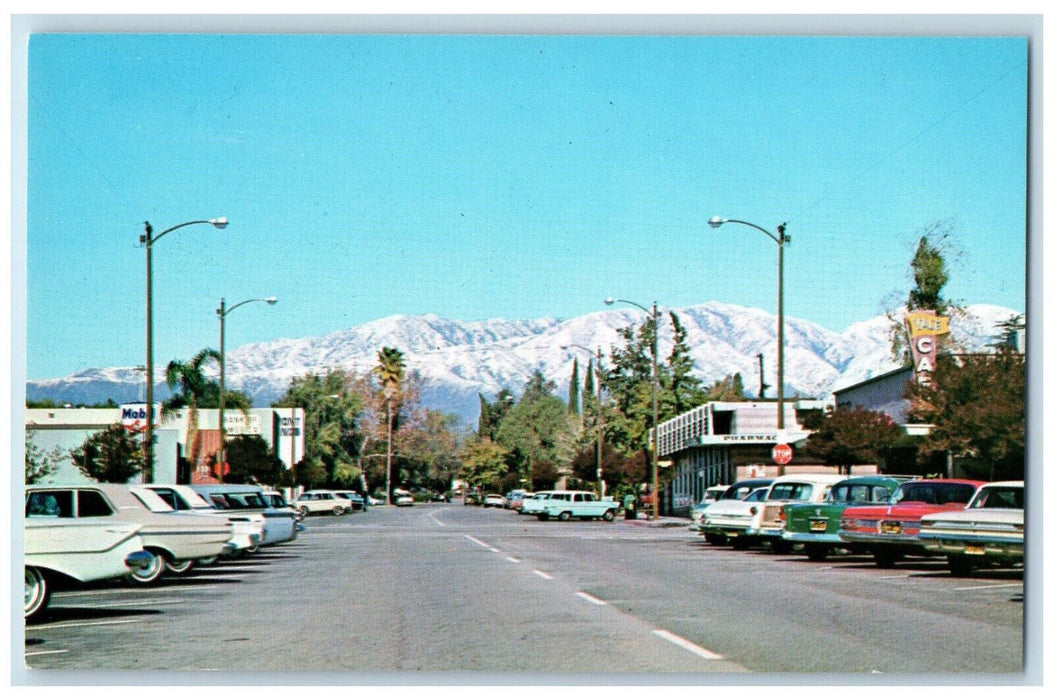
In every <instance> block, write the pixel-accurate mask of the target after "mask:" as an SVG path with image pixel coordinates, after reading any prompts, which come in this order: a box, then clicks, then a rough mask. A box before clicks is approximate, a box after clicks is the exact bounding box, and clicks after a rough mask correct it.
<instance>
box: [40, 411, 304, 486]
mask: <svg viewBox="0 0 1054 700" xmlns="http://www.w3.org/2000/svg"><path fill="white" fill-rule="evenodd" d="M197 413H198V432H197V438H196V439H197V441H198V449H197V455H198V456H197V459H196V460H195V463H194V464H186V463H185V462H184V463H183V468H181V461H180V458H189V455H190V453H191V450H190V449H189V446H188V434H189V425H188V412H187V411H186V410H180V411H176V412H173V413H172V414H169V415H166V416H164V417H161V418H160V419H159V420H158V422H157V423H156V425H155V428H154V439H155V442H154V483H159V484H166V483H167V484H172V483H184V484H186V483H214V482H215V481H217V471H218V469H217V466H216V465H214V464H213V456H214V455H215V453H216V451H217V449H218V448H219V444H220V442H219V441H220V437H219V436H220V430H219V410H217V409H198V412H197ZM155 415H158V416H160V406H158V407H157V408H156V413H155ZM145 418H146V406H145V404H126V405H124V406H120V407H117V408H27V409H26V416H25V425H26V432H27V434H28V436H29V438H30V439H31V440H32V441H33V444H35V445H36V446H37V447H38V448H40V449H41V450H42V451H43V452H44V453H50V452H51V451H52V450H54V449H55V448H58V449H59V450H61V451H62V452H63V453H64V454H63V456H62V457H61V458H60V459H59V461H58V469H57V470H56V471H55V473H54V474H52V475H51V476H50V477H49V478H48V479H47V482H48V483H55V484H57V483H84V482H87V481H90V480H89V479H88V478H87V477H85V476H83V475H82V474H81V473H80V470H79V469H77V467H76V465H74V464H73V462H72V461H71V460H70V458H69V456H68V452H69V451H70V450H73V449H76V448H79V447H80V446H81V445H83V444H84V441H85V440H87V439H88V438H89V437H91V436H92V435H94V434H96V433H98V432H101V431H103V430H105V429H107V428H109V427H110V426H112V425H115V424H120V425H122V426H123V427H124V428H125V429H126V430H128V431H130V432H132V433H135V434H138V435H142V434H143V431H144V429H145V422H144V421H145ZM223 422H224V423H225V424H226V433H227V437H228V440H229V439H230V438H231V437H233V436H236V435H259V436H260V438H261V439H263V441H264V442H265V443H267V446H268V447H269V448H271V449H273V450H275V453H276V454H277V456H278V458H279V459H281V460H282V461H283V462H284V463H285V465H286V468H290V467H291V465H293V464H296V462H298V461H299V460H300V459H301V458H303V456H304V433H303V430H302V427H303V424H304V409H302V408H295V409H290V408H252V409H249V410H248V411H245V412H243V411H241V410H238V409H233V410H232V409H228V410H227V411H225V412H224V421H223ZM137 481H138V479H133V480H132V483H136V482H137Z"/></svg>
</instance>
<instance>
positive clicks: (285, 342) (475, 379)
mask: <svg viewBox="0 0 1054 700" xmlns="http://www.w3.org/2000/svg"><path fill="white" fill-rule="evenodd" d="M673 311H674V313H676V314H677V315H678V317H679V318H680V320H681V323H682V324H683V325H684V327H685V330H686V331H687V343H688V345H689V347H690V348H691V353H692V357H693V358H694V359H695V372H696V374H697V375H698V376H699V377H700V378H701V379H702V380H703V381H704V382H707V383H711V382H714V381H716V380H719V379H722V378H724V377H725V376H728V375H730V374H735V373H736V372H739V373H740V374H741V375H742V377H743V383H744V386H745V388H746V391H747V393H748V395H757V393H758V381H759V375H758V358H757V356H758V355H759V354H762V355H764V364H765V382H766V383H767V384H768V385H770V388H769V390H768V392H767V395H768V396H770V397H771V396H775V394H776V387H775V385H776V375H777V353H776V344H777V337H778V334H777V318H776V316H774V315H773V314H770V313H768V312H766V311H763V310H761V309H757V308H747V307H743V306H736V305H733V304H726V303H722V302H716V301H712V302H708V303H706V304H700V305H697V306H691V307H687V308H682V309H674V310H673ZM966 312H967V313H966V314H965V315H963V316H956V317H955V318H953V319H952V329H953V332H954V334H955V337H956V338H957V340H958V341H959V342H960V343H961V344H962V345H963V347H964V348H966V349H969V350H979V349H982V348H984V346H985V345H986V344H988V343H990V342H992V338H993V337H994V336H995V335H996V334H997V333H998V327H997V326H998V324H999V323H1001V322H1003V321H1005V320H1006V319H1007V318H1009V317H1011V316H1012V315H1014V314H1015V313H1016V312H1015V311H1013V310H1011V309H1007V308H1003V307H999V306H993V305H990V304H977V305H974V306H970V307H968V308H967V309H966ZM902 316H903V313H898V314H896V315H895V317H897V318H900V317H902ZM643 319H644V315H643V314H642V313H641V312H639V311H633V310H625V309H621V310H607V311H598V312H596V313H591V314H587V315H585V316H579V317H577V318H572V319H568V320H560V319H556V318H539V319H532V320H518V321H508V320H503V319H495V320H486V321H453V320H449V319H444V318H440V317H438V316H435V315H432V314H427V315H422V316H389V317H387V318H382V319H378V320H375V321H371V322H369V323H365V324H363V325H361V326H357V327H354V328H348V329H346V330H342V331H337V332H335V333H330V334H328V335H324V336H319V337H314V338H298V339H289V338H283V339H278V340H273V341H268V342H263V343H254V344H251V345H245V346H242V347H240V348H237V349H234V350H231V351H228V352H227V374H226V382H227V385H228V386H229V387H232V388H237V389H240V390H242V391H244V392H246V393H247V394H249V395H250V396H251V397H253V400H254V401H255V403H256V404H257V405H267V404H268V403H270V402H271V401H274V400H276V399H278V398H279V397H280V396H281V395H282V394H284V392H285V390H286V388H287V387H288V385H289V382H290V380H291V379H293V378H294V377H300V376H303V375H305V374H307V373H312V372H325V371H327V370H330V369H338V368H339V369H344V370H348V371H351V372H355V373H358V374H362V373H366V372H369V371H370V370H371V369H372V368H373V367H374V366H375V365H376V362H377V352H378V351H379V350H380V349H381V348H382V347H394V348H398V349H399V350H401V351H402V352H403V353H404V355H405V357H406V363H407V368H408V369H409V370H411V371H417V372H419V373H420V374H421V377H422V379H423V380H424V386H423V391H422V399H423V401H424V402H425V405H428V406H431V407H434V408H439V409H442V410H445V411H449V412H451V413H456V414H458V415H459V416H461V418H462V419H463V421H464V422H465V423H466V425H474V423H475V421H476V419H477V418H478V414H479V398H478V395H479V394H483V395H484V396H486V397H488V398H493V397H494V395H496V394H497V392H498V391H500V390H501V389H502V388H503V387H508V388H509V389H511V390H512V391H513V393H514V394H518V393H519V392H520V391H521V390H522V389H523V386H524V384H525V383H526V381H527V379H528V378H529V377H530V375H531V374H532V373H533V372H534V371H535V370H541V371H542V373H544V374H545V376H546V378H548V379H550V380H552V381H555V382H556V383H557V386H559V387H560V391H561V393H562V394H563V395H564V396H566V395H567V389H568V383H569V382H570V377H571V368H572V359H573V358H578V363H579V368H580V369H579V373H580V376H584V373H585V368H586V365H587V363H588V361H589V358H590V353H587V352H586V351H585V350H582V349H581V348H578V347H574V346H576V345H578V346H584V347H586V348H590V349H592V351H593V357H594V358H595V352H596V348H597V347H600V348H601V349H602V352H603V356H604V359H605V361H607V360H608V358H609V357H610V348H611V347H612V346H618V345H620V339H621V338H620V336H619V329H620V328H625V327H627V326H632V325H637V324H639V323H640V322H641V321H642V320H643ZM785 321H786V323H785V334H786V346H785V383H786V387H785V389H786V395H787V396H796V395H801V396H810V397H825V396H829V395H830V394H831V392H832V391H833V390H835V389H839V388H842V387H846V386H850V385H852V384H856V383H858V382H861V381H863V380H865V379H868V378H870V377H873V376H877V375H879V374H883V373H885V372H888V371H890V370H893V369H895V368H896V367H897V366H898V365H897V363H896V362H894V359H893V357H892V354H891V352H890V337H891V336H890V332H891V330H892V326H893V323H892V322H891V321H890V320H889V319H887V318H886V317H885V316H877V317H875V318H872V319H869V320H867V321H862V322H860V323H855V324H853V325H851V326H849V327H848V328H846V329H845V330H844V331H842V332H841V333H836V332H833V331H830V330H827V329H825V328H822V327H821V326H818V325H816V324H814V323H811V322H809V321H805V320H801V319H795V318H786V319H785ZM659 338H660V340H659V354H660V356H661V357H665V356H666V355H668V354H669V352H670V348H671V344H672V340H671V337H670V321H669V316H668V315H664V316H663V317H662V320H661V322H660V326H659ZM155 379H156V377H155ZM144 393H145V391H144V376H143V373H142V371H141V370H138V369H136V368H134V367H117V368H105V369H92V370H84V371H81V372H77V373H76V374H73V375H70V376H68V377H63V378H57V379H42V380H30V381H29V382H27V386H26V394H27V398H29V399H43V398H51V399H54V400H56V401H59V402H67V401H68V402H71V403H95V402H102V401H105V400H106V399H107V398H113V399H114V400H115V401H117V402H119V403H121V402H127V401H141V400H142V399H143V395H144ZM155 393H156V395H157V397H158V400H161V399H162V398H165V397H167V396H168V390H167V388H166V387H165V386H164V385H163V383H162V384H159V385H158V386H157V387H156V389H155Z"/></svg>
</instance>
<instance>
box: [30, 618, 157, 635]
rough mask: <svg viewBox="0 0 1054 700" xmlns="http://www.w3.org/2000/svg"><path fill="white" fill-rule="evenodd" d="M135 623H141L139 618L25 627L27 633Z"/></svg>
mask: <svg viewBox="0 0 1054 700" xmlns="http://www.w3.org/2000/svg"><path fill="white" fill-rule="evenodd" d="M137 622H142V620H141V619H139V618H133V619H131V620H99V621H96V622H56V623H54V624H50V625H35V626H34V627H31V628H30V627H26V631H27V632H28V631H29V630H30V629H32V630H54V629H59V628H60V627H97V626H99V625H133V624H135V623H137Z"/></svg>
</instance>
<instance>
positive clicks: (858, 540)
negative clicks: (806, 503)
mask: <svg viewBox="0 0 1054 700" xmlns="http://www.w3.org/2000/svg"><path fill="white" fill-rule="evenodd" d="M983 485H984V482H982V481H971V480H967V479H918V480H914V481H908V482H905V483H903V484H901V485H900V488H898V489H897V491H896V493H894V494H893V497H892V498H891V499H890V501H889V504H887V505H875V506H853V507H851V508H846V509H845V510H844V511H843V512H842V522H841V526H840V529H839V531H838V536H839V537H841V538H842V539H843V540H844V541H846V542H850V543H853V544H859V545H862V546H863V547H864V548H866V549H867V550H868V551H870V552H871V554H872V556H874V558H875V563H876V564H877V565H878V566H881V567H883V568H889V567H891V566H893V565H894V564H896V563H897V562H898V561H899V560H900V559H902V558H903V557H904V556H905V555H908V554H922V555H924V554H926V548H925V547H924V546H923V545H922V543H921V542H920V541H919V530H920V528H921V526H922V522H921V521H922V516H924V515H929V514H931V513H940V512H942V511H950V510H963V509H964V508H966V504H967V503H969V502H970V499H971V498H973V495H974V493H975V492H976V491H977V489H979V488H981V486H983Z"/></svg>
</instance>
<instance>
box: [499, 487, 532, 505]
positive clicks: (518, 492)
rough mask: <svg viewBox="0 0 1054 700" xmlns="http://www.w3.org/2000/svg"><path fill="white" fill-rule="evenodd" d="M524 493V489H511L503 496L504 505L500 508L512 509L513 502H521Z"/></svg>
mask: <svg viewBox="0 0 1054 700" xmlns="http://www.w3.org/2000/svg"><path fill="white" fill-rule="evenodd" d="M525 493H527V491H526V490H525V489H513V490H512V491H509V492H508V493H507V494H505V504H504V505H503V506H502V507H503V508H506V509H508V508H512V503H513V501H517V500H519V501H522V500H523V494H525Z"/></svg>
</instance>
